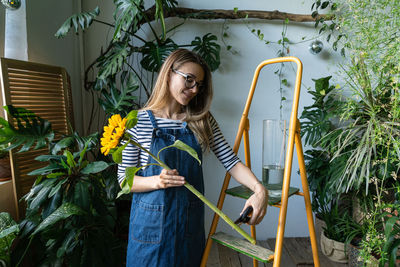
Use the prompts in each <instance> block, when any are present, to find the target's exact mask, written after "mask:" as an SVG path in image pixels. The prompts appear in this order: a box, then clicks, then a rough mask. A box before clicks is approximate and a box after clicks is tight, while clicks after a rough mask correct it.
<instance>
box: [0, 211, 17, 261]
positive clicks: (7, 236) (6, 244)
mask: <svg viewBox="0 0 400 267" xmlns="http://www.w3.org/2000/svg"><path fill="white" fill-rule="evenodd" d="M18 232H19V227H18V225H17V223H16V222H15V221H14V220H13V219H12V218H11V216H10V214H8V213H6V212H1V213H0V260H2V261H4V262H5V263H6V265H7V266H9V265H10V253H11V245H12V243H13V241H14V239H15V237H16V236H17V234H18Z"/></svg>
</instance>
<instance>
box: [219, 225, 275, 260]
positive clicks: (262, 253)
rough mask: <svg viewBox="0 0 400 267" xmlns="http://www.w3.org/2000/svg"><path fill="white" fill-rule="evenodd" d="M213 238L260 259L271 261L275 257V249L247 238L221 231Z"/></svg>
mask: <svg viewBox="0 0 400 267" xmlns="http://www.w3.org/2000/svg"><path fill="white" fill-rule="evenodd" d="M211 238H212V239H213V240H215V241H217V242H218V243H220V244H222V245H224V246H227V247H229V248H231V249H233V250H236V251H237V252H239V253H242V254H245V255H247V256H249V257H252V258H254V259H256V260H258V261H262V262H270V261H272V260H273V258H274V252H273V251H271V250H269V249H266V248H263V247H260V246H257V245H254V244H251V243H250V242H248V241H246V240H243V239H240V238H237V237H234V236H231V235H228V234H226V233H222V232H219V233H216V234H214V235H212V236H211Z"/></svg>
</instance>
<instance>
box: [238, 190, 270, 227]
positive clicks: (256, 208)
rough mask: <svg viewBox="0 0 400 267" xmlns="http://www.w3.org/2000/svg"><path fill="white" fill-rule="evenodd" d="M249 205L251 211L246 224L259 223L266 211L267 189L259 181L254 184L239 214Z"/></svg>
mask: <svg viewBox="0 0 400 267" xmlns="http://www.w3.org/2000/svg"><path fill="white" fill-rule="evenodd" d="M249 206H252V207H253V213H252V215H251V219H250V221H249V223H248V224H250V225H256V224H259V223H260V222H261V221H262V219H263V218H264V216H265V214H266V213H267V207H268V190H267V189H266V188H265V187H264V186H263V185H262V184H261V183H259V184H258V185H257V186H256V188H255V190H254V194H253V195H251V196H250V198H249V199H248V200H247V201H246V204H245V205H244V207H243V210H242V212H241V213H240V214H242V213H243V212H244V210H245V209H246V208H247V207H249Z"/></svg>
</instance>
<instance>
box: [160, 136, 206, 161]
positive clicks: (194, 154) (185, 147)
mask: <svg viewBox="0 0 400 267" xmlns="http://www.w3.org/2000/svg"><path fill="white" fill-rule="evenodd" d="M172 147H175V148H177V149H179V150H183V151H186V152H187V153H189V155H190V156H192V157H193V158H195V159H196V160H197V161H198V162H199V164H201V160H200V159H199V156H198V154H197V152H196V150H194V149H193V148H191V147H190V146H188V145H187V144H185V143H184V142H182V141H180V140H176V141H175V143H174V144H172V145H170V146H166V147H164V148H162V149H160V151H158V154H157V157H158V158H159V155H160V153H161V151H163V150H165V149H168V148H172Z"/></svg>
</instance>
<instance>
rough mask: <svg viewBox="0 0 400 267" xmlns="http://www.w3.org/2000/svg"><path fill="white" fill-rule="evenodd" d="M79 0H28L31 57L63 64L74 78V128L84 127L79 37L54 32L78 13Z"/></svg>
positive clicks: (52, 63)
mask: <svg viewBox="0 0 400 267" xmlns="http://www.w3.org/2000/svg"><path fill="white" fill-rule="evenodd" d="M77 2H78V1H62V0H56V1H54V0H40V1H27V3H26V4H27V7H26V13H27V14H26V20H27V39H28V60H29V61H32V62H38V63H43V64H49V65H55V66H60V67H63V68H65V69H66V70H67V72H68V74H69V75H70V77H71V88H72V97H73V107H74V118H75V128H76V129H77V130H79V131H80V130H81V128H82V119H81V118H82V103H81V90H83V88H82V86H81V69H80V57H79V39H78V37H77V36H76V35H75V34H73V33H69V34H68V35H67V36H66V37H65V38H63V39H57V38H56V37H54V34H55V33H56V32H57V30H58V29H59V28H60V27H61V25H62V24H63V23H64V21H65V20H66V19H67V18H68V17H69V16H71V15H72V14H75V13H76V12H77Z"/></svg>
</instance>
